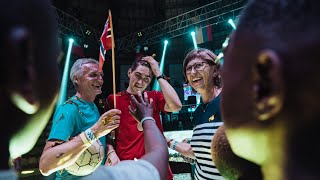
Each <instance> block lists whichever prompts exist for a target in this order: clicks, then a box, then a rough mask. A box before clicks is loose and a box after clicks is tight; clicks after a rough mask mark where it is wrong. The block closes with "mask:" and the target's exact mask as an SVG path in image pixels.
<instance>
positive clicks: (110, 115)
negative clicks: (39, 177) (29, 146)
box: [39, 109, 121, 176]
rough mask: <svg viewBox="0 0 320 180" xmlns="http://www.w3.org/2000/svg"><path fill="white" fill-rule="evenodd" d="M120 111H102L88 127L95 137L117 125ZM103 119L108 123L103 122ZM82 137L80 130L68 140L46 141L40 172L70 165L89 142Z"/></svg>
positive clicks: (102, 134)
mask: <svg viewBox="0 0 320 180" xmlns="http://www.w3.org/2000/svg"><path fill="white" fill-rule="evenodd" d="M120 113H121V111H120V110H117V109H114V110H110V111H108V112H106V113H104V114H103V115H102V116H101V117H100V118H99V120H98V121H97V122H96V123H95V124H94V125H93V126H92V127H91V128H89V129H90V130H91V132H92V133H93V134H94V136H95V137H96V139H99V138H100V137H102V136H105V135H106V134H108V133H109V132H110V131H111V130H113V129H115V128H117V127H118V126H119V124H120V120H119V119H120V116H119V114H120ZM103 120H105V121H107V122H108V123H107V124H104V123H103ZM81 136H82V137H81ZM83 138H86V135H85V134H84V133H83V132H82V133H80V134H79V135H77V136H75V137H74V138H72V139H71V140H70V141H68V142H62V141H61V142H58V141H48V142H47V143H46V145H45V148H44V150H43V152H42V155H41V157H40V162H39V170H40V172H41V173H42V174H43V175H45V176H48V175H50V174H52V173H53V172H55V171H58V170H61V169H63V168H65V167H68V166H70V165H72V164H73V163H74V162H75V161H76V160H77V159H78V158H79V157H80V155H81V154H82V153H83V152H84V151H85V150H86V149H87V148H88V147H89V146H90V144H91V143H85V142H84V140H83ZM87 141H88V142H89V139H87Z"/></svg>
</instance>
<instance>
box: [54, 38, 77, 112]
mask: <svg viewBox="0 0 320 180" xmlns="http://www.w3.org/2000/svg"><path fill="white" fill-rule="evenodd" d="M73 42H74V40H73V39H72V38H69V46H68V52H67V56H66V62H65V65H64V70H63V74H62V81H61V86H60V94H59V98H58V101H57V104H56V107H58V106H59V105H61V104H62V103H63V102H64V101H65V100H66V97H67V86H68V81H69V79H68V77H69V66H70V57H71V51H72V45H73Z"/></svg>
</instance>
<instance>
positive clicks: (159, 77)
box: [157, 74, 166, 80]
mask: <svg viewBox="0 0 320 180" xmlns="http://www.w3.org/2000/svg"><path fill="white" fill-rule="evenodd" d="M161 78H162V79H166V78H165V76H164V75H163V74H161V75H160V76H157V80H159V79H161Z"/></svg>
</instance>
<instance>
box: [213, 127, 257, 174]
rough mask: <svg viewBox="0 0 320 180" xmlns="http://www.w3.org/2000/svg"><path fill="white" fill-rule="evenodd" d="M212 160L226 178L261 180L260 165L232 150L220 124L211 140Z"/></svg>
mask: <svg viewBox="0 0 320 180" xmlns="http://www.w3.org/2000/svg"><path fill="white" fill-rule="evenodd" d="M211 155H212V160H213V162H214V164H215V165H216V167H217V168H218V170H219V172H220V174H221V175H222V176H223V177H224V178H226V179H227V180H261V179H262V172H261V169H260V166H258V165H256V164H254V163H252V162H250V161H247V160H245V159H243V158H241V157H239V156H237V155H235V154H234V153H233V152H232V149H231V147H230V144H229V142H228V138H227V136H226V133H225V127H224V125H222V126H220V127H219V128H218V129H217V131H216V133H215V134H214V136H213V140H212V142H211Z"/></svg>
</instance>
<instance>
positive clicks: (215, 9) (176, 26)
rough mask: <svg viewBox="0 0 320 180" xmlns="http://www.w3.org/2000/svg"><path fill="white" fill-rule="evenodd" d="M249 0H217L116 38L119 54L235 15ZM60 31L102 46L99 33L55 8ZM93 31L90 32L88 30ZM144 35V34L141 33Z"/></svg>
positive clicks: (116, 48)
mask: <svg viewBox="0 0 320 180" xmlns="http://www.w3.org/2000/svg"><path fill="white" fill-rule="evenodd" d="M245 1H246V0H217V1H215V2H212V3H210V4H207V5H205V6H202V7H199V8H197V9H194V10H192V11H189V12H186V13H183V14H181V15H179V16H176V17H173V18H170V19H168V20H165V21H163V22H160V23H158V24H155V25H152V26H150V27H147V28H145V29H142V30H140V31H137V32H135V33H132V34H130V35H127V36H125V37H122V38H119V39H116V40H115V51H116V53H117V54H118V53H120V52H121V53H128V52H133V51H135V49H136V47H137V46H138V45H143V44H148V45H152V44H156V43H158V42H161V41H162V40H163V39H164V38H167V39H171V38H174V37H178V36H180V35H183V34H185V33H188V32H189V31H190V30H191V28H194V27H198V28H203V27H206V26H211V25H216V24H218V23H221V22H224V21H226V20H228V19H229V18H235V17H236V16H237V15H238V14H239V12H240V10H241V9H242V8H243V6H244V3H245ZM54 9H55V12H56V16H57V21H58V27H59V33H60V34H61V35H64V36H76V37H79V38H81V39H85V40H86V42H87V43H88V42H91V44H92V45H94V46H96V47H99V37H100V36H98V32H97V31H96V30H95V29H94V28H93V27H91V26H89V25H87V24H85V23H83V22H81V21H79V20H78V19H77V18H75V17H73V16H71V15H69V14H67V13H65V12H63V11H61V10H59V9H57V8H55V7H54ZM88 32H89V33H90V35H88V34H87V33H88ZM138 33H139V34H142V36H138Z"/></svg>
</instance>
